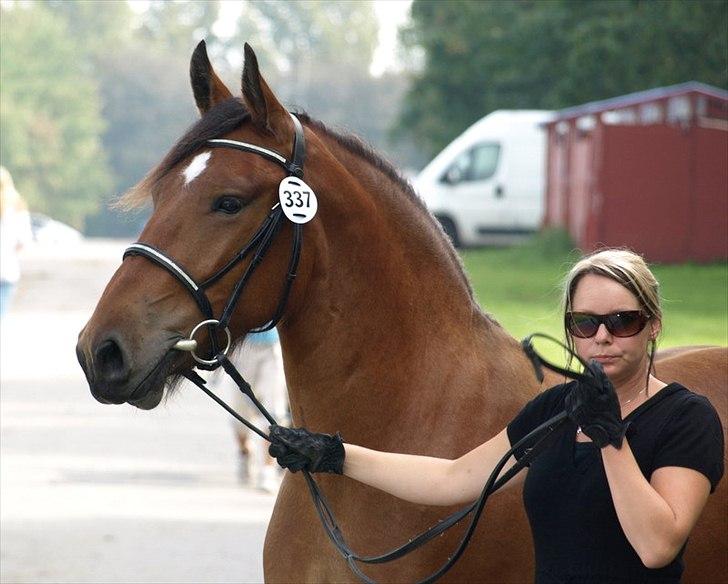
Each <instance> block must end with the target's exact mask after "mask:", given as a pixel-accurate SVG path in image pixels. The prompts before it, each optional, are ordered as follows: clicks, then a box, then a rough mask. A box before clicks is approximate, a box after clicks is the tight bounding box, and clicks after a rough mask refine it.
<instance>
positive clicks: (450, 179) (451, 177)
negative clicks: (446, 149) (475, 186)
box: [441, 166, 463, 185]
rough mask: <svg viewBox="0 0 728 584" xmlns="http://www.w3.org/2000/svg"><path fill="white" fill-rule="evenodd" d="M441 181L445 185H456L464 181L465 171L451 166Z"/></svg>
mask: <svg viewBox="0 0 728 584" xmlns="http://www.w3.org/2000/svg"><path fill="white" fill-rule="evenodd" d="M441 180H442V182H444V183H447V184H450V185H456V184H458V183H459V182H461V181H462V180H463V171H462V169H461V168H460V167H458V166H451V167H450V168H449V169H448V170H447V172H446V173H445V174H444V175H443V177H442V179H441Z"/></svg>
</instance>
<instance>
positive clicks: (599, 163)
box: [544, 82, 728, 262]
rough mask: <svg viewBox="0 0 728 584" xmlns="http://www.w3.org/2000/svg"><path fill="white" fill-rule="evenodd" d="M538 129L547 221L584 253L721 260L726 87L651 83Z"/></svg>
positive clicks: (726, 202)
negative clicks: (619, 250)
mask: <svg viewBox="0 0 728 584" xmlns="http://www.w3.org/2000/svg"><path fill="white" fill-rule="evenodd" d="M546 128H547V130H548V156H547V181H548V183H547V193H546V205H545V207H546V210H545V218H544V225H545V226H547V227H564V228H566V229H567V230H568V231H569V233H570V234H571V236H572V238H573V239H574V241H575V242H576V244H577V245H578V246H579V247H580V248H581V249H582V250H585V251H588V250H593V249H595V248H597V247H600V246H603V245H606V246H627V247H629V248H631V249H634V250H635V251H638V252H640V253H642V254H644V255H645V256H646V257H647V258H648V259H649V260H651V261H660V262H682V261H686V260H694V261H698V262H708V261H714V260H721V259H725V258H727V257H728V92H726V91H723V90H721V89H718V88H716V87H711V86H709V85H704V84H702V83H696V82H690V83H684V84H681V85H674V86H671V87H664V88H659V89H652V90H649V91H642V92H639V93H633V94H630V95H625V96H622V97H616V98H613V99H608V100H605V101H599V102H593V103H587V104H584V105H581V106H577V107H573V108H569V109H565V110H561V111H559V112H558V113H557V114H556V116H555V118H554V120H553V121H552V122H549V123H548V124H546Z"/></svg>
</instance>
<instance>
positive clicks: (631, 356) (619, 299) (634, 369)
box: [571, 274, 661, 385]
mask: <svg viewBox="0 0 728 584" xmlns="http://www.w3.org/2000/svg"><path fill="white" fill-rule="evenodd" d="M641 308H642V307H641V306H640V303H639V301H638V300H637V298H636V297H635V296H634V294H632V293H631V292H630V291H629V290H627V288H625V287H624V286H622V285H621V284H619V283H618V282H615V281H614V280H612V279H611V278H607V277H605V276H599V275H596V274H587V275H585V276H583V277H582V278H581V280H579V283H578V284H577V285H576V290H575V291H574V294H573V297H572V306H571V310H572V311H573V312H586V313H589V314H598V315H604V314H610V313H613V312H623V311H625V310H640V309H641ZM660 326H661V325H660V321H659V320H657V319H655V318H651V319H650V320H649V321H648V322H647V326H645V328H644V329H642V331H640V332H639V333H637V334H636V335H634V336H633V337H615V336H614V335H612V334H611V333H610V332H609V331H608V330H607V328H606V327H605V326H604V324H601V325H600V326H599V330H597V332H596V334H595V335H594V336H593V337H590V338H587V339H581V338H578V337H573V336H572V340H573V342H574V347H575V348H576V352H577V353H578V355H579V356H580V357H581V358H582V359H584V360H585V361H591V360H592V359H593V360H595V361H598V362H599V363H601V364H602V367H604V372H605V373H606V374H607V376H608V377H609V379H610V380H611V381H612V383H614V384H615V385H620V384H625V383H628V382H630V381H632V380H634V379H636V378H643V379H644V377H645V376H646V375H647V367H648V366H649V356H648V354H647V347H648V344H649V341H650V339H653V338H655V337H656V336H657V334H658V333H659V332H660Z"/></svg>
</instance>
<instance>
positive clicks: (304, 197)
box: [283, 191, 311, 208]
mask: <svg viewBox="0 0 728 584" xmlns="http://www.w3.org/2000/svg"><path fill="white" fill-rule="evenodd" d="M283 194H284V195H285V202H284V203H283V204H284V205H285V206H286V207H299V208H300V207H309V206H310V200H311V191H283Z"/></svg>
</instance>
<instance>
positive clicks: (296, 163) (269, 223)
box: [123, 114, 306, 370]
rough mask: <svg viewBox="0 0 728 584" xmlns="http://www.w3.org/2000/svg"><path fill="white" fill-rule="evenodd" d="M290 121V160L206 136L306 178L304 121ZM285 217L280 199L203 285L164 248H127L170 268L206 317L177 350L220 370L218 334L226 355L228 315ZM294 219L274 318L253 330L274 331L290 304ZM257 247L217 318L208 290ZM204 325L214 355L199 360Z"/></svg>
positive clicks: (296, 240) (299, 232) (295, 258)
mask: <svg viewBox="0 0 728 584" xmlns="http://www.w3.org/2000/svg"><path fill="white" fill-rule="evenodd" d="M291 119H292V120H293V127H294V137H293V152H292V157H291V160H290V161H289V160H286V158H285V157H284V156H282V155H280V154H278V153H277V152H275V151H274V150H269V149H268V148H263V147H261V146H256V145H255V144H249V143H247V142H239V141H237V140H223V139H216V140H208V141H207V143H206V144H207V146H209V147H211V148H234V149H236V150H241V151H243V152H252V153H254V154H258V155H260V156H263V157H264V158H266V159H268V160H271V161H272V162H275V163H276V164H279V165H280V166H282V167H283V168H284V169H285V170H286V172H287V175H286V177H295V178H297V179H303V165H304V162H305V160H306V142H305V138H304V134H303V126H301V122H300V121H299V120H298V118H297V117H296V116H294V115H293V114H291ZM284 180H285V179H284ZM283 217H284V212H283V209H282V207H281V203H280V201H279V202H278V203H276V204H275V205H273V207H272V208H271V210H270V212H269V213H268V216H267V217H266V218H265V219H264V221H263V223H262V224H261V225H260V227H259V228H258V230H257V231H256V232H255V233H254V234H253V236H252V237H251V238H250V240H248V242H247V243H246V244H245V245H244V246H243V248H242V249H241V250H240V251H239V252H238V253H237V254H236V255H235V256H234V257H233V258H232V259H231V260H230V261H228V262H227V263H226V264H225V265H224V266H222V267H221V268H220V269H219V270H218V271H217V272H215V273H214V274H212V275H211V276H210V277H209V278H207V279H206V280H204V281H203V282H202V283H200V284H198V283H197V282H195V280H194V278H192V276H190V275H189V274H188V273H187V271H185V269H184V268H182V267H181V265H180V264H179V263H178V262H176V261H174V260H173V259H171V258H170V257H169V256H168V255H167V254H165V253H164V252H163V251H161V250H159V249H157V248H155V247H153V246H151V245H149V244H147V243H141V242H136V243H132V244H131V245H130V246H129V247H128V248H126V250H125V251H124V256H123V257H124V258H126V257H128V256H134V255H139V256H143V257H145V258H147V259H148V260H151V261H152V262H154V263H155V264H157V265H159V266H161V267H162V268H164V269H165V270H167V271H168V272H169V273H170V274H172V275H173V276H174V277H175V278H176V279H177V280H178V281H179V282H180V283H181V284H182V285H183V286H184V287H185V288H186V289H187V291H188V292H189V293H190V294H191V295H192V297H193V298H194V299H195V302H196V303H197V306H198V307H199V309H200V312H202V314H203V316H204V317H205V320H203V321H202V322H201V323H200V324H198V325H197V326H196V327H195V328H193V329H192V332H191V333H190V337H189V338H188V339H187V343H188V344H184V342H183V343H180V344H179V346H177V345H176V346H175V348H179V349H182V350H189V351H191V352H192V356H193V357H194V358H195V360H196V361H197V363H198V366H199V367H200V368H201V369H207V370H212V369H216V368H217V367H218V366H219V363H218V362H217V357H216V355H217V354H218V353H219V351H218V348H217V337H216V334H215V332H216V331H217V330H222V331H225V333H226V335H227V338H228V343H227V346H226V347H225V349H224V350H223V353H225V354H227V352H228V351H229V349H230V345H231V336H230V331H229V329H228V324H229V323H230V318H231V317H232V315H233V312H234V311H235V307H236V306H237V304H238V301H239V300H240V296H241V295H242V293H243V290H244V288H245V286H246V284H247V283H248V281H249V280H250V277H251V276H252V275H253V273H254V272H255V270H256V269H257V267H258V266H259V265H260V263H261V262H262V261H263V257H264V256H265V254H266V253H267V251H268V249H270V246H271V244H272V243H273V238H274V236H275V235H276V233H278V231H279V230H280V227H281V224H282V221H283ZM291 223H292V225H293V243H292V245H291V255H290V260H289V263H288V270H287V273H286V277H285V281H284V284H283V291H282V293H281V296H280V298H279V300H278V306H277V307H276V310H275V312H274V313H273V316H272V317H271V319H270V320H269V321H268V322H267V323H265V324H263V325H262V326H260V327H257V328H255V329H253V330H252V331H250V332H263V331H267V330H270V329H272V328H273V327H274V326H276V324H278V321H280V319H281V316H282V315H283V311H284V309H285V307H286V303H287V302H288V296H289V294H290V291H291V287H292V285H293V280H294V279H295V278H296V271H297V270H298V262H299V260H300V257H301V245H302V240H303V225H302V224H300V223H293V222H291ZM253 251H255V254H254V255H253V258H252V260H251V261H250V263H249V264H248V267H247V268H246V269H245V271H244V272H243V275H242V276H241V277H240V279H239V280H238V282H237V283H236V284H235V287H234V288H233V291H232V293H231V294H230V298H228V301H227V303H226V304H225V307H224V308H223V311H222V315H221V316H220V318H215V317H214V315H213V311H212V304H211V303H210V300H209V299H208V297H207V294H205V290H206V289H207V288H209V287H210V286H212V285H213V284H214V283H215V282H217V281H219V280H220V279H221V278H222V277H223V276H225V275H226V274H227V273H228V272H230V270H232V269H233V268H234V267H235V266H237V265H238V264H239V263H240V262H242V261H243V260H244V259H245V258H246V257H247V256H248V255H249V254H250V253H252V252H253ZM201 326H207V328H208V332H209V336H210V343H211V345H212V354H213V355H215V357H214V358H213V359H201V358H200V357H198V356H197V354H196V352H195V350H194V349H195V347H196V342H195V341H194V335H195V333H196V332H197V330H199V328H200V327H201Z"/></svg>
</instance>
